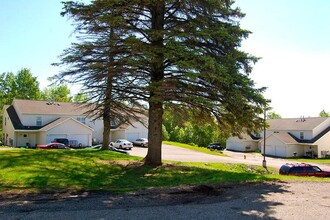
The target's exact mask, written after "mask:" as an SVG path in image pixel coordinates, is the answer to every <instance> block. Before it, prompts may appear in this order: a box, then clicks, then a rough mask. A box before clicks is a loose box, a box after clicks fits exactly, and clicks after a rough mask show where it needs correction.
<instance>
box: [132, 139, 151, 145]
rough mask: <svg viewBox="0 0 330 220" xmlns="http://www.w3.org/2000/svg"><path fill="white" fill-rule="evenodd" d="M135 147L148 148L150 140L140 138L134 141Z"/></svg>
mask: <svg viewBox="0 0 330 220" xmlns="http://www.w3.org/2000/svg"><path fill="white" fill-rule="evenodd" d="M133 145H136V146H141V147H148V139H147V138H138V139H136V140H135V141H133Z"/></svg>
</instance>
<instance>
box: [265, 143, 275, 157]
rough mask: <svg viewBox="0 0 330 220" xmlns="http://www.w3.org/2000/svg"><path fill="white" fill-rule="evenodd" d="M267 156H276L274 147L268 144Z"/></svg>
mask: <svg viewBox="0 0 330 220" xmlns="http://www.w3.org/2000/svg"><path fill="white" fill-rule="evenodd" d="M266 155H270V156H275V151H274V146H273V145H267V144H266Z"/></svg>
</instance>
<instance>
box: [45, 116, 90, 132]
mask: <svg viewBox="0 0 330 220" xmlns="http://www.w3.org/2000/svg"><path fill="white" fill-rule="evenodd" d="M70 120H72V121H74V122H76V123H78V124H80V125H81V126H84V127H86V128H88V129H90V130H93V129H92V128H91V127H88V126H87V125H85V124H83V123H81V122H79V121H77V120H75V119H73V118H70V117H61V118H58V119H56V120H55V121H53V122H51V123H49V124H47V125H45V126H44V127H42V128H40V129H39V131H48V130H50V129H52V128H54V127H56V126H59V125H60V124H63V123H66V122H68V121H70Z"/></svg>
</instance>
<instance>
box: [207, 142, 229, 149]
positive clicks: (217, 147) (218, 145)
mask: <svg viewBox="0 0 330 220" xmlns="http://www.w3.org/2000/svg"><path fill="white" fill-rule="evenodd" d="M207 148H208V149H210V150H224V149H225V147H224V146H222V145H221V143H211V144H209V145H208V146H207Z"/></svg>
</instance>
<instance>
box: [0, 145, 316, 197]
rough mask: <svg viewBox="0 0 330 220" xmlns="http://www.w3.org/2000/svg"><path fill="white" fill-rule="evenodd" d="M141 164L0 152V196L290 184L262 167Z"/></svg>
mask: <svg viewBox="0 0 330 220" xmlns="http://www.w3.org/2000/svg"><path fill="white" fill-rule="evenodd" d="M142 159H143V158H139V157H133V156H129V155H126V154H121V153H117V152H113V151H100V150H31V149H29V150H27V149H12V150H1V151H0V191H8V190H9V191H18V190H19V191H21V190H27V191H34V192H45V191H49V192H53V191H70V190H105V191H113V192H126V191H134V190H138V189H143V188H148V187H173V186H181V185H197V184H212V183H228V182H256V181H276V180H280V179H281V180H283V179H292V177H283V176H279V175H278V174H277V171H276V170H271V173H268V172H267V171H266V170H264V169H263V168H262V167H259V166H248V165H243V164H222V163H177V162H165V163H164V165H163V166H160V167H150V166H145V165H143V162H142ZM308 179H313V178H308ZM314 180H315V178H314Z"/></svg>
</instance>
